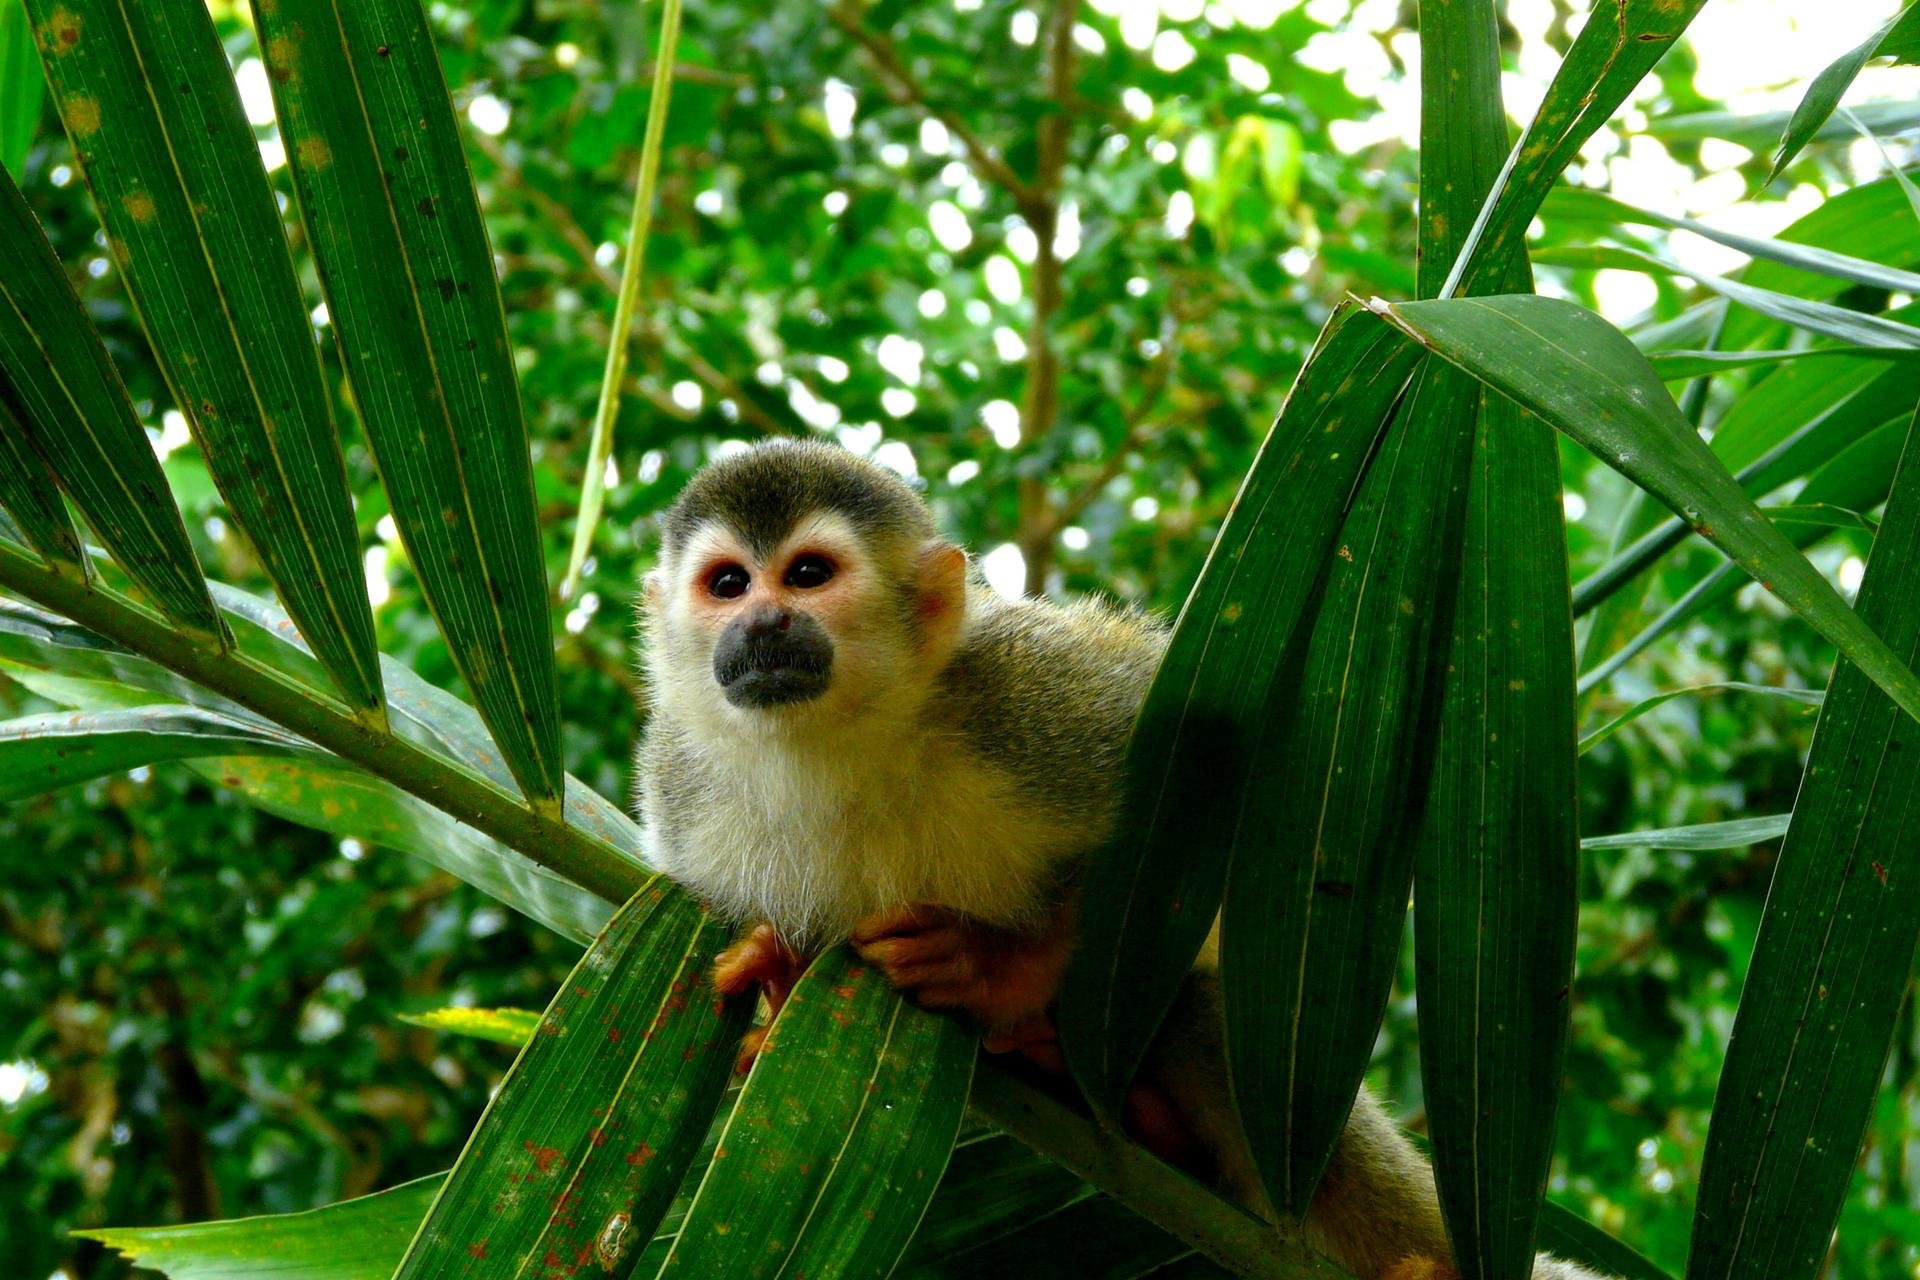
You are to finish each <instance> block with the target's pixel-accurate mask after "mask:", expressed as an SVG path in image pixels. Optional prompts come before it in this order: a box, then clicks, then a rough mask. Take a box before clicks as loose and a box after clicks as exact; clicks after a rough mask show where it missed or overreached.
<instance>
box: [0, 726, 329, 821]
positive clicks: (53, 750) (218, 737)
mask: <svg viewBox="0 0 1920 1280" xmlns="http://www.w3.org/2000/svg"><path fill="white" fill-rule="evenodd" d="M311 750H312V748H311V747H309V746H308V745H307V744H305V743H303V742H301V741H300V740H299V739H298V738H293V737H289V736H287V735H284V734H280V733H275V732H269V731H265V730H262V729H259V728H257V727H255V726H254V725H251V724H248V723H246V722H245V721H241V720H236V719H233V718H232V717H229V716H224V715H221V714H220V713H219V712H217V711H202V710H201V709H199V708H198V707H167V706H158V707H133V708H126V709H120V710H112V711H97V712H71V711H56V712H51V713H48V714H45V715H37V716H22V717H20V718H19V719H16V720H6V721H0V801H4V800H18V799H20V798H21V797H22V796H31V795H39V794H40V793H42V792H45V791H51V790H53V789H54V788H56V787H64V786H68V785H70V784H72V783H75V782H84V781H85V780H86V779H88V778H98V777H101V776H103V775H105V774H109V773H119V772H121V771H122V770H125V769H131V768H133V767H134V766H135V765H147V764H157V763H159V762H160V761H163V760H193V759H203V758H205V757H207V756H224V755H249V754H255V753H258V754H260V755H267V756H277V755H285V754H287V753H289V752H297V751H311Z"/></svg>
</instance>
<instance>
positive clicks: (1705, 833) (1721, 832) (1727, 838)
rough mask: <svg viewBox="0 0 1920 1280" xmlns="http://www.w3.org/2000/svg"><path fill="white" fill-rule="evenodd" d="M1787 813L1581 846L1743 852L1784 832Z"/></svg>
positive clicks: (1624, 835) (1592, 840)
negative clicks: (1731, 850)
mask: <svg viewBox="0 0 1920 1280" xmlns="http://www.w3.org/2000/svg"><path fill="white" fill-rule="evenodd" d="M1792 817H1793V815H1792V814H1790V813H1773V814H1768V815H1767V816H1765V817H1762V818H1734V819H1732V820H1731V821H1728V822H1697V823H1694V824H1693V825H1691V826H1686V827H1655V828H1652V829H1650V830H1647V831H1623V832H1621V833H1620V834H1619V835H1612V836H1587V837H1586V838H1585V839H1583V840H1581V841H1580V847H1581V848H1582V849H1586V850H1594V849H1744V848H1746V847H1747V846H1748V845H1753V844H1759V843H1760V842H1761V841H1763V840H1778V839H1779V838H1780V837H1781V836H1783V835H1785V834H1786V833H1787V823H1788V821H1789V820H1790V819H1791V818H1792Z"/></svg>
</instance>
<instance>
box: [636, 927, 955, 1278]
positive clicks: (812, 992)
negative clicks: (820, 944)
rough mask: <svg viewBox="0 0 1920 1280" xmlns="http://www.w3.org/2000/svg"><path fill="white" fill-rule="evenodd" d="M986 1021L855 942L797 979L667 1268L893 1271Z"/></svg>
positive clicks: (665, 1274) (753, 1273)
mask: <svg viewBox="0 0 1920 1280" xmlns="http://www.w3.org/2000/svg"><path fill="white" fill-rule="evenodd" d="M975 1057H976V1049H975V1037H974V1034H973V1033H972V1031H970V1030H969V1029H968V1028H966V1027H964V1026H962V1025H961V1024H960V1023H958V1022H956V1021H955V1020H953V1019H951V1018H947V1017H943V1016H940V1015H938V1014H933V1013H929V1012H927V1011H926V1010H924V1009H921V1008H919V1007H917V1006H915V1005H914V1004H912V1003H911V1002H910V1001H908V1000H907V999H905V998H904V997H902V996H900V995H899V994H897V993H895V992H894V991H893V990H891V989H890V988H889V987H888V986H887V983H886V981H885V980H884V979H883V978H882V977H881V976H880V974H879V973H877V972H876V971H874V970H873V969H871V968H869V967H867V966H866V965H864V964H863V963H862V962H861V961H860V960H859V959H858V958H857V957H855V956H854V955H853V953H852V952H851V951H850V950H848V949H847V948H844V947H840V948H835V949H834V950H832V951H829V952H827V953H826V954H825V955H823V956H821V957H819V958H818V959H816V960H815V961H814V962H813V964H812V965H811V966H810V967H809V968H808V970H807V972H806V974H805V975H804V976H802V978H801V979H800V981H799V982H798V983H797V984H796V985H795V986H794V989H793V993H792V995H791V996H790V997H789V998H788V1000H787V1002H786V1005H785V1006H784V1007H783V1008H782V1009H781V1010H780V1016H779V1017H778V1018H777V1019H775V1021H774V1024H773V1029H772V1032H771V1033H770V1034H769V1036H768V1038H767V1042H766V1045H765V1046H764V1048H763V1049H762V1051H761V1054H760V1058H759V1060H758V1061H757V1062H755V1063H754V1067H753V1074H752V1075H751V1076H749V1077H748V1079H747V1087H746V1088H745V1089H744V1090H742V1091H741V1094H740V1100H739V1101H738V1102H737V1103H735V1104H734V1109H733V1114H732V1116H730V1117H729V1118H728V1120H727V1127H726V1130H725V1132H724V1133H722V1135H721V1137H720V1146H719V1149H718V1150H716V1151H715V1152H714V1158H713V1163H712V1164H711V1165H710V1166H708V1169H707V1174H706V1177H705V1178H703V1179H702V1180H701V1183H700V1189H699V1191H698V1192H697V1193H696V1194H695V1195H694V1200H693V1206H692V1207H691V1208H690V1209H688V1210H687V1219H686V1222H685V1224H684V1225H683V1226H682V1227H681V1229H680V1237H679V1239H678V1240H676V1241H675V1242H674V1246H673V1251H672V1253H670V1254H669V1255H668V1257H667V1261H666V1263H665V1265H664V1266H662V1267H661V1268H660V1276H661V1280H679V1278H680V1277H692V1276H700V1277H715V1278H717V1280H755V1278H756V1277H763V1276H764V1277H771V1276H780V1275H790V1276H796V1277H798V1276H835V1277H839V1278H840V1280H861V1278H862V1277H873V1278H874V1280H883V1278H884V1277H885V1276H887V1275H888V1274H889V1273H890V1272H892V1270H893V1268H894V1265H895V1263H896V1262H897V1261H898V1260H899V1258H900V1254H901V1252H902V1250H904V1249H905V1248H906V1245H907V1241H908V1239H909V1238H910V1237H911V1236H912V1235H913V1230H914V1227H915V1226H917V1225H918V1224H919V1222H920V1217H921V1215H922V1214H923V1213H924V1212H925V1211H926V1208H927V1202H928V1200H929V1198H930V1197H931V1196H932V1195H933V1192H934V1188H935V1187H936V1186H938V1185H939V1182H940V1175H941V1172H942V1171H943V1170H944V1169H945V1168H946V1164H947V1158H948V1156H949V1155H950V1154H951V1153H952V1150H953V1140H954V1137H955V1135H956V1133H957V1132H958V1131H959V1127H960V1118H961V1116H962V1115H963V1114H964V1113H965V1110H966V1100H967V1089H968V1084H969V1082H970V1081H971V1080H972V1077H973V1064H974V1059H975Z"/></svg>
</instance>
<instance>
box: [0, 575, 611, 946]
mask: <svg viewBox="0 0 1920 1280" xmlns="http://www.w3.org/2000/svg"><path fill="white" fill-rule="evenodd" d="M217 590H218V591H219V594H220V598H221V603H222V604H223V605H225V606H227V607H228V610H229V611H228V612H227V613H226V615H225V616H226V618H227V620H228V622H229V624H230V625H231V628H232V632H233V634H234V636H235V641H236V645H237V647H238V648H239V650H240V651H241V652H242V653H243V654H245V655H247V656H249V657H253V658H257V659H258V660H259V661H260V663H261V666H262V668H263V669H265V670H269V671H280V672H284V673H286V674H287V676H288V678H289V679H290V680H297V679H298V672H299V671H300V670H301V667H300V666H299V662H298V661H295V660H296V659H298V660H300V661H304V662H306V663H307V664H309V665H311V664H312V659H311V658H309V657H306V656H305V654H304V651H303V650H301V649H300V648H298V642H299V637H298V634H297V633H296V632H295V631H294V630H293V627H292V624H291V623H290V622H288V621H287V619H286V615H285V614H283V613H281V612H280V611H279V610H277V609H275V608H274V607H273V606H272V605H269V604H267V603H266V602H264V601H261V600H257V599H255V598H253V597H250V596H247V595H246V594H245V593H243V592H239V591H234V590H232V589H231V588H224V587H223V588H217ZM387 670H388V673H389V676H390V677H394V678H393V683H391V684H390V685H389V686H388V689H387V702H388V708H389V710H390V712H391V721H390V723H391V725H392V727H393V728H394V729H395V730H397V731H399V732H400V733H402V734H403V735H404V736H406V737H407V738H409V739H410V740H417V741H419V742H420V743H422V744H423V745H426V746H428V747H429V749H431V750H433V751H434V752H435V753H436V754H437V755H439V756H440V757H441V758H442V759H444V760H446V761H448V762H449V763H452V764H455V765H457V766H458V767H460V768H461V769H463V770H466V771H469V772H472V773H475V774H480V773H485V772H486V771H487V770H489V769H492V770H498V769H499V768H500V764H499V760H498V758H497V757H496V756H494V755H493V754H492V747H491V743H490V742H489V741H488V740H487V739H486V737H485V734H484V733H483V732H481V730H480V727H479V718H478V716H477V715H476V714H475V713H474V711H473V709H472V708H470V707H468V706H466V705H465V704H464V703H462V702H460V701H459V700H458V699H457V698H454V697H452V696H451V695H449V694H446V693H444V692H442V691H440V690H437V689H433V688H432V687H431V686H428V685H426V684H425V682H423V681H421V680H420V679H419V677H417V676H414V675H412V674H411V673H410V672H406V671H405V669H404V668H402V667H400V666H399V664H397V663H393V662H391V661H390V660H389V661H388V664H387ZM0 672H4V673H5V674H7V675H10V676H12V677H14V678H15V679H19V680H21V681H22V682H23V683H25V684H27V685H28V686H29V687H31V688H32V689H33V690H34V691H35V692H37V693H39V694H41V695H42V696H44V697H47V698H50V699H53V700H55V701H58V702H63V703H65V704H67V705H69V706H72V707H75V708H78V709H83V710H103V709H110V708H115V707H125V706H128V705H142V704H152V703H155V702H162V703H171V702H179V703H188V704H190V705H192V706H194V707H196V708H200V709H203V710H206V711H209V712H212V713H216V714H219V715H221V716H224V717H226V718H229V719H233V720H237V721H239V722H240V723H242V724H245V725H248V726H252V727H253V728H255V729H256V730H257V731H258V732H260V733H261V734H262V735H264V736H272V735H273V734H274V733H276V732H277V731H276V730H274V729H273V726H272V725H271V724H270V722H268V721H266V720H263V719H262V718H261V717H259V716H256V715H255V714H254V713H252V712H250V711H247V710H245V709H243V708H241V707H239V706H237V705H236V704H234V703H232V702H230V701H228V700H227V699H225V698H222V697H220V696H219V695H217V694H214V693H212V692H210V691H209V690H206V689H204V688H201V687H200V686H198V685H195V684H193V683H191V682H190V681H186V680H183V679H181V678H180V677H178V676H176V675H175V674H174V673H172V672H171V671H168V670H167V669H165V668H164V667H161V666H159V665H157V664H155V663H153V662H149V661H147V660H146V659H144V658H140V657H137V656H135V655H133V654H131V653H127V652H126V651H124V650H122V649H119V648H117V647H116V646H114V645H112V644H110V643H108V642H107V641H105V640H102V639H101V638H100V637H98V636H96V635H94V634H93V633H92V632H90V631H87V630H85V629H84V628H81V627H77V626H74V625H73V624H72V623H69V622H65V621H63V620H62V619H59V618H55V617H53V616H51V615H48V614H44V613H41V612H40V611H39V610H36V609H33V608H31V607H29V606H26V605H21V604H17V603H15V602H13V601H0ZM469 752H477V753H479V754H478V755H472V754H468V753H469ZM193 767H195V768H196V769H198V770H199V771H200V772H201V773H203V774H204V775H205V776H206V777H207V778H209V779H210V780H211V781H214V782H216V783H219V784H220V785H222V786H226V787H229V788H231V789H233V790H235V791H237V792H239V793H240V794H242V795H244V796H245V797H246V798H247V799H248V800H249V801H250V802H251V803H254V804H257V805H259V806H260V807H262V808H264V809H267V810H269V811H270V812H273V813H276V814H278V815H280V816H281V817H284V818H287V819H288V820H290V821H293V822H298V823H301V824H303V825H305V826H310V827H315V828H317V829H319V830H323V831H327V832H330V833H332V834H334V835H337V836H342V837H351V838H353V839H356V840H361V841H364V842H366V843H368V844H373V845H382V846H385V847H389V848H394V849H398V850H400V851H401V852H403V853H406V854H409V855H411V856H414V857H417V858H420V859H422V860H423V861H425V862H427V863H429V864H431V865H433V866H437V867H439V868H441V869H442V870H444V871H446V872H448V873H450V874H452V875H454V876H457V877H459V878H460V879H462V880H465V881H466V882H467V883H469V884H472V885H474V886H475V887H476V888H478V889H480V890H481V891H482V892H484V893H488V894H491V895H492V896H493V897H495V898H497V899H498V900H499V901H500V902H502V903H503V904H505V905H507V906H509V907H512V908H513V909H514V910H516V911H519V912H521V913H522V914H524V915H526V916H528V917H529V918H531V919H534V920H537V921H539V922H540V923H542V924H544V925H546V926H547V927H549V928H551V929H554V930H556V931H557V932H559V933H561V934H564V935H566V936H568V937H571V938H575V939H578V940H580V941H585V940H586V939H588V938H591V937H592V936H593V935H594V933H595V932H596V931H597V930H598V929H599V928H600V926H601V925H602V924H604V923H605V922H606V919H607V916H608V914H609V913H610V911H611V906H610V905H609V904H608V903H607V902H606V900H605V899H604V898H602V897H601V896H600V895H599V894H597V893H594V892H591V891H589V890H587V889H584V888H582V887H580V886H579V885H578V884H576V883H574V882H573V881H571V880H569V879H567V878H565V877H562V876H560V875H557V874H555V873H554V872H552V871H548V870H546V869H545V868H543V867H541V866H540V865H538V864H537V863H535V862H534V861H533V860H532V859H530V858H528V857H527V856H526V855H525V854H522V853H519V852H516V851H515V850H514V849H512V848H510V847H508V846H507V845H506V844H504V843H502V842H501V841H499V840H497V839H494V838H493V837H491V836H488V835H486V834H485V833H483V832H481V831H478V830H476V829H475V828H473V827H471V826H468V825H467V824H465V823H462V822H460V821H458V820H456V819H454V818H452V817H450V816H448V815H447V814H446V813H445V812H443V811H442V810H440V809H438V808H436V807H434V806H433V805H430V804H428V803H426V802H424V801H422V800H420V799H418V798H417V797H415V796H412V795H409V794H408V793H406V792H404V791H402V790H400V789H399V788H397V787H394V786H392V785H391V784H389V783H386V782H383V781H381V780H379V779H377V778H375V777H373V776H372V775H371V774H368V773H364V772H362V771H361V770H359V769H356V768H354V767H352V766H351V765H348V764H347V763H345V762H344V761H339V760H327V759H324V758H315V759H302V760H284V759H283V760H260V759H248V758H244V757H234V758H231V759H208V760H202V761H200V762H198V763H196V764H195V765H194V766H193ZM567 816H568V820H569V822H570V823H571V824H572V825H573V826H574V827H576V828H578V829H579V830H582V831H587V832H591V833H593V834H596V835H598V836H599V837H600V838H601V839H603V840H605V841H606V842H607V843H608V844H609V845H612V846H613V847H614V848H616V849H620V850H622V851H625V852H626V853H627V855H628V857H629V858H632V859H636V863H635V865H634V867H633V869H632V872H631V873H630V874H632V875H633V876H634V877H635V878H636V879H638V878H639V877H640V874H641V869H640V868H639V866H638V865H637V857H638V854H637V850H638V849H639V846H640V835H639V831H638V830H637V828H636V827H635V825H634V823H633V821H632V820H631V819H629V818H627V817H626V816H625V815H624V814H622V813H621V812H620V811H619V810H618V809H617V808H615V807H614V806H613V805H611V804H609V803H608V802H607V801H605V800H604V799H601V798H600V797H599V796H598V795H596V794H595V793H594V792H593V791H592V790H591V789H590V788H588V787H586V786H584V785H582V784H581V783H579V782H578V781H577V780H575V779H572V778H569V779H568V809H567Z"/></svg>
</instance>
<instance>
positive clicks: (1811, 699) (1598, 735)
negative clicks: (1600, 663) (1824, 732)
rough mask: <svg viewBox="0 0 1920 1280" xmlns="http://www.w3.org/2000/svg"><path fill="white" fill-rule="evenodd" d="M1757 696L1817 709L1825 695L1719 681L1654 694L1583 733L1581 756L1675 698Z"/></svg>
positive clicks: (1810, 690)
mask: <svg viewBox="0 0 1920 1280" xmlns="http://www.w3.org/2000/svg"><path fill="white" fill-rule="evenodd" d="M1721 692H1738V693H1757V694H1759V695H1761V696H1762V697H1770V698H1785V699H1788V700H1789V701H1792V702H1799V703H1804V704H1806V705H1808V706H1813V707H1817V706H1819V705H1820V704H1821V703H1823V702H1825V701H1826V700H1827V695H1826V694H1825V693H1823V692H1822V691H1821V690H1819V689H1782V688H1779V687H1777V686H1774V685H1768V684H1745V683H1743V682H1741V681H1738V680H1719V681H1714V682H1713V683H1711V684H1696V685H1690V686H1688V687H1687V688H1685V689H1669V690H1667V691H1666V692H1665V693H1656V694H1654V695H1653V696H1652V697H1650V698H1642V699H1641V700H1640V701H1639V702H1636V703H1634V704H1633V705H1632V706H1631V707H1628V708H1627V709H1626V710H1625V711H1623V712H1621V713H1620V714H1619V715H1617V716H1615V717H1614V718H1613V719H1611V720H1609V721H1607V722H1606V723H1605V724H1603V725H1601V726H1600V727H1599V728H1598V729H1595V730H1594V731H1593V732H1592V733H1589V734H1585V735H1583V736H1582V737H1581V739H1580V754H1581V755H1585V754H1586V753H1587V752H1589V751H1591V750H1593V749H1594V748H1595V747H1597V746H1599V745H1600V744H1601V743H1603V742H1605V741H1606V740H1607V739H1608V738H1611V737H1612V736H1613V735H1614V734H1616V733H1618V732H1620V730H1622V729H1624V728H1626V727H1627V726H1628V725H1630V724H1632V723H1633V722H1634V721H1635V720H1638V719H1639V718H1640V717H1641V716H1643V715H1646V714H1647V712H1649V711H1652V710H1653V709H1654V708H1655V707H1661V706H1665V705H1666V704H1667V703H1669V702H1672V701H1673V700H1674V699H1675V698H1687V697H1696V696H1698V695H1700V694H1703V693H1721Z"/></svg>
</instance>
